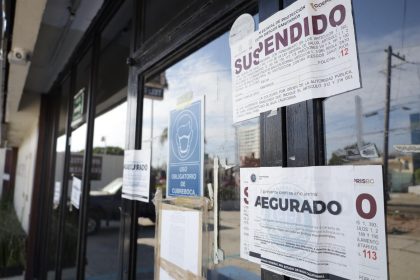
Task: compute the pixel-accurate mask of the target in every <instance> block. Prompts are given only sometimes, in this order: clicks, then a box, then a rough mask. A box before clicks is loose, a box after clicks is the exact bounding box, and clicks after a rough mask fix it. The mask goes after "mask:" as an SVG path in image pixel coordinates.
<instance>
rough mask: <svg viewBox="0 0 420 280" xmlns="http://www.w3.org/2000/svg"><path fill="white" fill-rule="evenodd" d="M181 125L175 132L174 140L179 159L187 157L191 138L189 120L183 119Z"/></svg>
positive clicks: (191, 132)
mask: <svg viewBox="0 0 420 280" xmlns="http://www.w3.org/2000/svg"><path fill="white" fill-rule="evenodd" d="M181 123H182V124H181V125H180V126H179V127H178V129H177V130H176V136H175V140H176V146H177V148H178V154H179V156H180V157H181V158H186V157H187V156H188V155H189V152H190V148H191V141H192V138H193V131H192V127H191V119H189V118H184V122H181Z"/></svg>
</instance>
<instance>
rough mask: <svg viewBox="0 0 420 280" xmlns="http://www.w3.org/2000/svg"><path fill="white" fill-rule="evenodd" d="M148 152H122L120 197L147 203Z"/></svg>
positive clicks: (148, 188) (148, 183) (148, 178)
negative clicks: (122, 166)
mask: <svg viewBox="0 0 420 280" xmlns="http://www.w3.org/2000/svg"><path fill="white" fill-rule="evenodd" d="M150 169H151V167H150V150H127V151H124V171H123V188H122V197H123V198H127V199H132V200H139V201H143V202H149V193H150Z"/></svg>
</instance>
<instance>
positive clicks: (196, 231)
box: [160, 209, 202, 279]
mask: <svg viewBox="0 0 420 280" xmlns="http://www.w3.org/2000/svg"><path fill="white" fill-rule="evenodd" d="M200 216H201V213H200V212H199V211H179V210H165V209H163V210H162V216H161V217H162V221H161V222H160V225H161V227H162V228H161V237H160V258H161V259H163V260H164V261H167V262H169V263H171V264H172V265H175V266H177V267H179V268H180V269H182V270H184V271H188V272H190V273H192V274H193V275H196V276H200V275H201V247H202V245H201V219H200ZM162 271H163V272H162ZM160 279H173V278H172V277H170V276H169V273H167V272H166V271H164V269H163V268H162V267H161V268H160Z"/></svg>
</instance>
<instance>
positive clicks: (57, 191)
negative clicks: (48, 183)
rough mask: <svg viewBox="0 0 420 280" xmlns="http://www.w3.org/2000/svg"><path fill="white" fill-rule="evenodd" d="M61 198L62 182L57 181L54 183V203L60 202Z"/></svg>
mask: <svg viewBox="0 0 420 280" xmlns="http://www.w3.org/2000/svg"><path fill="white" fill-rule="evenodd" d="M60 198H61V182H60V181H57V182H55V184H54V198H53V203H54V205H59V204H60Z"/></svg>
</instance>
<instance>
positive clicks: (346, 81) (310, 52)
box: [231, 0, 361, 123]
mask: <svg viewBox="0 0 420 280" xmlns="http://www.w3.org/2000/svg"><path fill="white" fill-rule="evenodd" d="M231 69H232V92H233V121H234V122H235V123H236V122H239V121H243V120H247V119H250V118H253V117H257V116H259V114H260V113H261V112H266V111H270V110H275V109H277V108H279V107H282V106H287V105H290V104H295V103H298V102H301V101H305V100H309V99H313V98H321V97H328V96H332V95H336V94H340V93H343V92H347V91H350V90H353V89H357V88H360V87H361V81H360V74H359V63H358V56H357V47H356V39H355V31H354V24H353V16H352V5H351V0H329V1H325V0H314V1H307V0H299V1H296V2H295V3H293V4H292V5H290V6H289V7H288V8H286V9H284V10H281V11H279V12H277V13H276V14H274V15H273V16H271V17H270V18H268V19H267V20H265V21H264V22H262V23H260V25H259V30H258V31H256V32H254V33H252V34H251V35H249V36H247V37H246V38H244V39H242V40H240V41H238V42H234V43H232V44H231Z"/></svg>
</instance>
